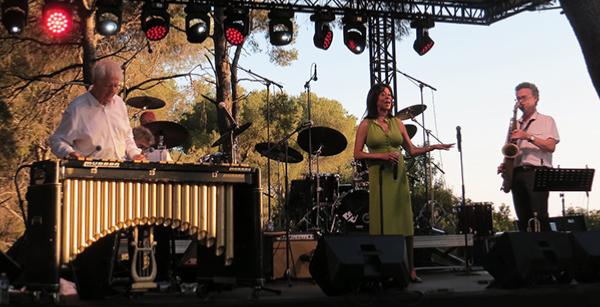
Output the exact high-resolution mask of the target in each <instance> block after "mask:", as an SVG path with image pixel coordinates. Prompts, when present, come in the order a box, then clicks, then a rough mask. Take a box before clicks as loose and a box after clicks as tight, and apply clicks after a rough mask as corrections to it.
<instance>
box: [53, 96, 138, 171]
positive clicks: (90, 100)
mask: <svg viewBox="0 0 600 307" xmlns="http://www.w3.org/2000/svg"><path fill="white" fill-rule="evenodd" d="M49 141H50V146H51V148H52V152H53V153H54V154H55V155H56V156H58V157H59V158H65V157H67V155H68V154H69V153H71V152H74V151H78V152H80V153H81V154H82V155H83V156H85V157H90V158H94V159H103V160H125V159H127V158H129V159H131V158H133V157H134V156H135V155H138V154H141V152H142V151H141V150H140V149H139V148H137V146H136V145H135V142H134V140H133V133H132V132H131V126H130V124H129V118H128V116H127V108H126V106H125V103H124V102H123V99H121V97H119V96H116V95H115V96H114V97H113V98H112V101H111V102H109V103H108V104H106V105H102V104H100V103H99V102H98V100H97V99H96V98H95V97H94V96H93V95H92V94H91V93H90V92H87V93H85V94H83V95H81V96H79V97H77V98H75V100H73V102H71V104H69V106H68V107H67V109H66V110H65V112H64V114H63V118H62V120H61V122H60V125H59V126H58V129H56V131H55V132H54V134H53V135H52V136H50V139H49Z"/></svg>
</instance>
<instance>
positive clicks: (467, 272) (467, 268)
mask: <svg viewBox="0 0 600 307" xmlns="http://www.w3.org/2000/svg"><path fill="white" fill-rule="evenodd" d="M457 129H458V127H457ZM459 131H460V130H459ZM459 135H460V132H458V133H457V138H458V136H459ZM456 141H457V143H458V152H459V153H460V180H461V187H462V195H461V196H462V200H461V202H460V207H461V210H462V213H463V220H464V223H463V225H464V227H465V229H464V230H463V232H464V234H465V271H464V275H471V274H472V273H471V265H470V264H469V261H470V258H471V257H470V255H469V236H468V231H467V228H468V227H467V207H466V203H465V199H466V198H465V169H464V167H463V152H462V136H461V137H460V138H458V139H457V140H456Z"/></svg>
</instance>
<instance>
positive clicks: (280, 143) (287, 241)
mask: <svg viewBox="0 0 600 307" xmlns="http://www.w3.org/2000/svg"><path fill="white" fill-rule="evenodd" d="M305 126H306V125H300V126H298V128H296V129H295V130H294V131H292V132H291V133H290V134H288V135H286V136H285V137H283V139H281V140H279V141H278V142H277V143H276V144H275V146H273V147H271V148H269V149H268V150H267V152H266V153H267V155H268V154H269V153H270V152H271V151H272V150H273V149H275V148H279V147H281V146H284V148H285V162H284V164H285V167H284V169H285V172H284V174H285V175H284V183H285V189H284V191H285V205H284V212H285V244H286V248H285V274H284V275H285V278H286V280H287V283H288V286H289V287H291V286H292V279H291V278H292V276H291V275H292V274H291V270H290V257H293V254H292V247H291V244H290V221H289V218H290V217H289V205H290V198H289V191H288V186H289V177H288V160H289V157H288V148H289V143H288V140H289V139H290V138H291V137H292V136H293V135H294V134H296V133H298V132H300V131H301V130H303V129H305ZM308 129H310V125H309V128H308ZM294 271H295V270H294Z"/></svg>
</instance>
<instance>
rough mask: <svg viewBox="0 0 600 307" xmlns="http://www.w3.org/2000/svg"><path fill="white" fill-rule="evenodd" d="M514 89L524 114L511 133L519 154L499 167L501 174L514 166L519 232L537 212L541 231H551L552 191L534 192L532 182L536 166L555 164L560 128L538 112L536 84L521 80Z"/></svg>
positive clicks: (515, 203) (515, 202)
mask: <svg viewBox="0 0 600 307" xmlns="http://www.w3.org/2000/svg"><path fill="white" fill-rule="evenodd" d="M515 92H516V103H517V107H518V109H519V110H521V112H522V116H521V118H520V119H518V121H517V123H516V129H514V130H512V131H511V132H509V139H510V141H511V142H512V143H513V144H515V145H516V146H517V147H518V153H517V154H516V156H515V157H514V158H511V159H512V160H511V161H507V159H505V162H504V163H502V164H500V166H498V173H504V172H505V171H507V167H509V166H508V165H509V164H512V167H514V168H513V170H512V178H511V179H512V181H511V185H510V191H512V197H513V204H514V206H515V212H516V214H517V218H518V219H519V221H518V226H519V231H527V227H528V221H529V220H530V219H532V218H533V217H534V212H536V213H537V214H536V215H537V219H538V220H539V225H540V229H541V231H549V230H550V227H549V224H548V196H549V192H534V191H533V185H534V180H535V177H534V175H535V169H536V168H543V167H552V153H553V152H554V150H555V149H556V144H558V142H559V141H560V138H559V135H558V129H557V128H556V123H555V122H554V119H553V118H552V117H550V116H548V115H544V114H541V113H539V112H538V111H537V105H538V101H539V91H538V88H537V86H535V84H533V83H529V82H523V83H520V84H519V85H517V86H516V88H515ZM507 162H510V163H507ZM505 192H508V191H507V190H505Z"/></svg>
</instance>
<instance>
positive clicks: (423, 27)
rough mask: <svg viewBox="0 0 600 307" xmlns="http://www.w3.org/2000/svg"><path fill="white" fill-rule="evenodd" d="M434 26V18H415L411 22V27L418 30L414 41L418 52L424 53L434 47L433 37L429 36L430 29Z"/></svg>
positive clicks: (414, 46)
mask: <svg viewBox="0 0 600 307" xmlns="http://www.w3.org/2000/svg"><path fill="white" fill-rule="evenodd" d="M433 26H434V21H433V18H425V19H419V20H413V21H412V22H411V23H410V27H411V28H414V29H415V31H416V32H417V37H416V38H415V42H414V43H413V49H414V50H415V51H416V52H417V54H419V55H424V54H425V53H427V52H428V51H429V50H431V48H433V44H434V42H433V40H432V39H431V37H429V29H431V28H433Z"/></svg>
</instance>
